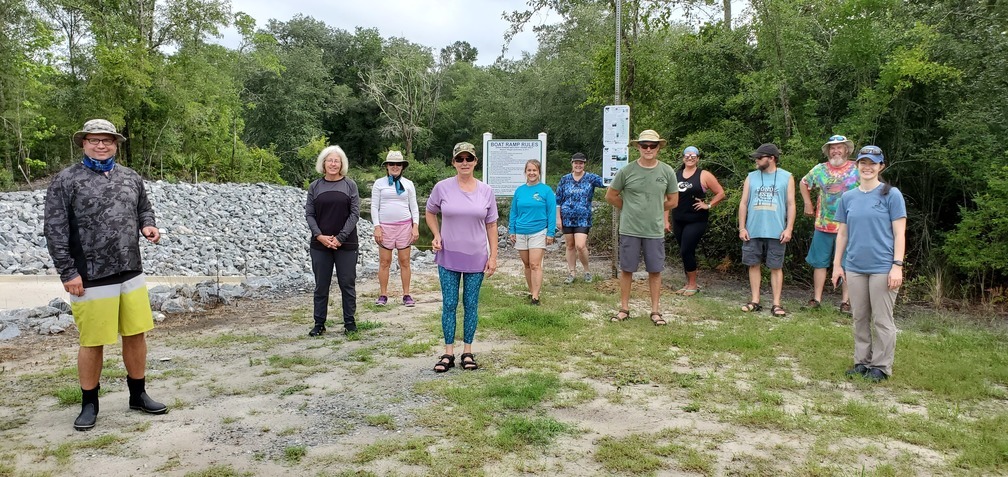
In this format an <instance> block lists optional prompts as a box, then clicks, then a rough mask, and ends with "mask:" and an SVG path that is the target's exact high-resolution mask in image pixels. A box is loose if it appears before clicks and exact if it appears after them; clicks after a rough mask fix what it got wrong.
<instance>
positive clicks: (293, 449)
mask: <svg viewBox="0 0 1008 477" xmlns="http://www.w3.org/2000/svg"><path fill="white" fill-rule="evenodd" d="M307 453H308V448H307V447H305V446H287V447H284V455H283V457H284V461H285V462H287V463H288V464H297V463H298V462H301V459H303V458H304V456H305V454H307Z"/></svg>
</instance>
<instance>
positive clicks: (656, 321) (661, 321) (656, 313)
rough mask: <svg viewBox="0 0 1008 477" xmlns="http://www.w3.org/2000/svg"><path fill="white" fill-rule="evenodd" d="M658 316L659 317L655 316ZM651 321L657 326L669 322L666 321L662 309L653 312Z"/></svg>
mask: <svg viewBox="0 0 1008 477" xmlns="http://www.w3.org/2000/svg"><path fill="white" fill-rule="evenodd" d="M656 316H657V317H658V318H655V317H656ZM651 323H654V325H655V326H665V325H667V324H668V322H667V321H665V319H664V318H662V314H661V312H660V311H652V312H651Z"/></svg>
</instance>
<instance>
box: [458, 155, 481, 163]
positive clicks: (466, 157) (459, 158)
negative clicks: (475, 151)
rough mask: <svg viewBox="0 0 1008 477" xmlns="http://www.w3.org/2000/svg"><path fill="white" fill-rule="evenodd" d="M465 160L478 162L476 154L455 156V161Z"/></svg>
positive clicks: (461, 161)
mask: <svg viewBox="0 0 1008 477" xmlns="http://www.w3.org/2000/svg"><path fill="white" fill-rule="evenodd" d="M463 162H476V157H475V156H470V155H468V154H467V155H465V156H455V163H456V164H461V163H463Z"/></svg>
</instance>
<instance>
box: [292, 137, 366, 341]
mask: <svg viewBox="0 0 1008 477" xmlns="http://www.w3.org/2000/svg"><path fill="white" fill-rule="evenodd" d="M349 167H350V166H349V162H348V161H347V157H346V153H344V152H343V149H340V147H339V146H329V147H327V148H325V149H323V150H322V152H321V153H319V155H318V160H317V161H316V162H315V170H316V171H318V172H319V173H320V174H323V177H321V178H319V179H316V180H315V181H314V182H312V183H311V185H310V186H308V201H307V202H306V203H305V218H306V219H307V220H308V228H309V229H311V234H312V238H311V245H310V248H309V253H310V255H311V261H312V272H314V274H315V297H314V301H315V310H314V318H315V327H313V328H312V330H311V331H310V332H309V333H308V336H319V335H321V334H322V333H325V331H326V327H325V322H326V316H327V315H328V306H329V287H330V285H332V275H333V268H334V267H335V269H336V281H337V283H338V284H339V288H340V294H341V295H342V298H343V332H344V333H351V332H354V331H357V324H356V322H355V320H354V314H355V313H356V312H357V291H356V289H355V286H356V281H357V220H358V219H360V195H359V194H358V192H357V183H355V182H354V181H353V180H352V179H350V178H349V177H346V173H347V169H349Z"/></svg>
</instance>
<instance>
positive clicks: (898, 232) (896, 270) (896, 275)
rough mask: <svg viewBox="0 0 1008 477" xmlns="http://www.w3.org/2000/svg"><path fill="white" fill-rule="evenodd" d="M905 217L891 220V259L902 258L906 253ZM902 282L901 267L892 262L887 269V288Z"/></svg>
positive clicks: (891, 288)
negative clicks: (890, 266)
mask: <svg viewBox="0 0 1008 477" xmlns="http://www.w3.org/2000/svg"><path fill="white" fill-rule="evenodd" d="M906 221H907V219H906V217H902V218H899V219H896V220H894V221H892V231H893V260H900V261H902V260H903V257H904V256H905V254H906ZM902 284H903V267H902V266H900V265H896V264H893V266H892V268H891V269H890V270H889V289H890V290H895V289H897V288H899V287H900V285H902Z"/></svg>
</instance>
